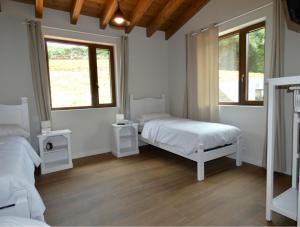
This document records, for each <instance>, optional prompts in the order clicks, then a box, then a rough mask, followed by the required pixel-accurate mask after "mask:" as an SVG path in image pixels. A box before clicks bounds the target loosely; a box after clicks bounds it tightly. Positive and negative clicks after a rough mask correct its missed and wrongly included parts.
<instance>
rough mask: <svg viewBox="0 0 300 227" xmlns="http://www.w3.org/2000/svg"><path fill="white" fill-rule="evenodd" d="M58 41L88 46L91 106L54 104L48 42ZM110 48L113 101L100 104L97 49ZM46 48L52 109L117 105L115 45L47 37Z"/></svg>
mask: <svg viewBox="0 0 300 227" xmlns="http://www.w3.org/2000/svg"><path fill="white" fill-rule="evenodd" d="M48 41H49V42H57V43H66V44H72V45H78V46H86V47H88V52H89V69H90V86H91V88H90V92H91V103H92V104H91V105H90V106H74V107H53V106H52V93H51V84H50V69H49V57H48V47H47V42H48ZM98 48H99V49H105V50H109V53H110V55H109V56H110V77H111V78H110V80H111V95H112V103H108V104H99V94H98V93H99V92H98V72H97V59H96V50H97V49H98ZM45 50H46V58H47V69H48V80H49V91H50V104H51V110H76V109H92V108H106V107H116V106H117V101H116V75H115V57H114V46H110V45H104V44H94V43H87V42H79V41H72V40H64V39H56V38H45Z"/></svg>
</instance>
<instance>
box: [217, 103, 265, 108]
mask: <svg viewBox="0 0 300 227" xmlns="http://www.w3.org/2000/svg"><path fill="white" fill-rule="evenodd" d="M219 107H221V108H224V107H225V108H226V107H228V108H229V107H230V108H232V107H238V108H265V106H264V105H263V106H262V105H230V104H228V105H226V104H219Z"/></svg>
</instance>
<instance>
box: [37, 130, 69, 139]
mask: <svg viewBox="0 0 300 227" xmlns="http://www.w3.org/2000/svg"><path fill="white" fill-rule="evenodd" d="M70 133H72V131H71V130H70V129H63V130H55V131H51V132H48V133H47V134H39V135H38V137H47V136H58V135H65V134H70Z"/></svg>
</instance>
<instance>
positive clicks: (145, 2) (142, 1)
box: [126, 0, 154, 33]
mask: <svg viewBox="0 0 300 227" xmlns="http://www.w3.org/2000/svg"><path fill="white" fill-rule="evenodd" d="M153 1H154V0H139V1H138V3H137V4H136V6H135V8H134V10H133V11H132V14H131V17H130V25H129V26H128V27H127V28H126V33H129V32H131V30H132V29H133V28H134V26H135V25H136V24H137V23H138V22H139V21H140V19H141V18H142V17H143V15H144V14H145V13H146V11H147V10H148V9H149V7H150V6H151V4H152V3H153Z"/></svg>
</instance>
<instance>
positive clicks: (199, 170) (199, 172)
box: [197, 162, 204, 181]
mask: <svg viewBox="0 0 300 227" xmlns="http://www.w3.org/2000/svg"><path fill="white" fill-rule="evenodd" d="M197 180H198V181H203V180H204V162H197Z"/></svg>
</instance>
